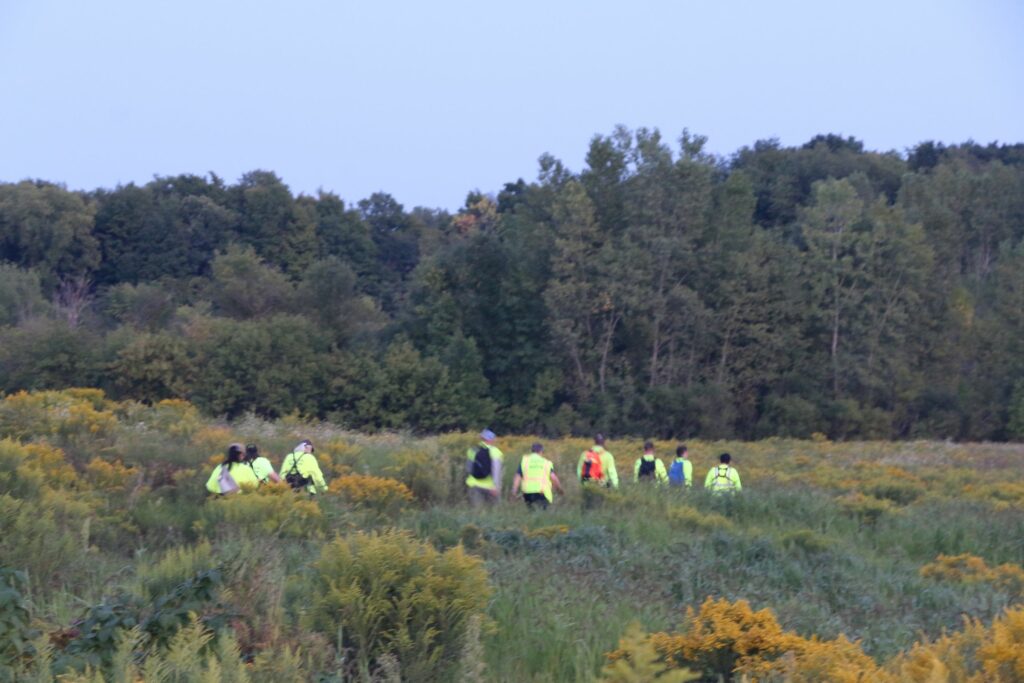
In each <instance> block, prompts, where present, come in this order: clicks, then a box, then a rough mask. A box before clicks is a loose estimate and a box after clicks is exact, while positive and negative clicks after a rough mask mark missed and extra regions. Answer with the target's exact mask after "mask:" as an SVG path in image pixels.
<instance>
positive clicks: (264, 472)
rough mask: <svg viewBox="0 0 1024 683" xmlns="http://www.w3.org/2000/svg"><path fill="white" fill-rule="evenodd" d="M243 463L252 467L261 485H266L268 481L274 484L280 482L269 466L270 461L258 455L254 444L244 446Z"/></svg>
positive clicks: (258, 452) (271, 466)
mask: <svg viewBox="0 0 1024 683" xmlns="http://www.w3.org/2000/svg"><path fill="white" fill-rule="evenodd" d="M245 461H246V462H247V463H249V466H250V467H252V471H253V472H255V473H256V478H257V479H258V480H259V482H260V483H261V484H266V483H267V482H268V481H272V482H274V483H275V484H276V483H278V482H279V481H281V477H279V476H277V472H275V471H274V466H273V465H271V464H270V461H269V460H267V459H266V458H265V457H263V456H262V455H260V449H259V448H257V446H256V444H254V443H250V444H246V446H245Z"/></svg>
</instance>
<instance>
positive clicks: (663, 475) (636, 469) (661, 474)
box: [633, 441, 668, 484]
mask: <svg viewBox="0 0 1024 683" xmlns="http://www.w3.org/2000/svg"><path fill="white" fill-rule="evenodd" d="M633 481H634V482H635V483H640V482H657V483H658V484H664V483H666V482H667V481H668V473H667V472H666V471H665V463H663V462H662V461H661V460H660V459H658V458H656V457H654V444H653V443H651V442H650V441H647V442H645V443H644V454H643V455H642V456H640V457H639V458H637V459H636V463H634V465H633Z"/></svg>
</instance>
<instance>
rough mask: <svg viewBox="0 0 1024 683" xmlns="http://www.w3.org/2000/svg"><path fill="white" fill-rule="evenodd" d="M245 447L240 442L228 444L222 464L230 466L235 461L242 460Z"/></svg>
mask: <svg viewBox="0 0 1024 683" xmlns="http://www.w3.org/2000/svg"><path fill="white" fill-rule="evenodd" d="M244 452H245V448H244V447H243V446H242V444H240V443H233V444H231V445H230V446H228V452H227V455H226V456H225V457H224V464H225V465H227V466H228V467H230V466H231V465H233V464H235V463H236V462H242V454H243V453H244Z"/></svg>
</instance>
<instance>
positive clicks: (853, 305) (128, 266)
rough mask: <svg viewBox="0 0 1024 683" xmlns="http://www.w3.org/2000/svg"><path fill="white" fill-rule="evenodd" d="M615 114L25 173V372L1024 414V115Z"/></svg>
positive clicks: (133, 380) (113, 388)
mask: <svg viewBox="0 0 1024 683" xmlns="http://www.w3.org/2000/svg"><path fill="white" fill-rule="evenodd" d="M704 143H705V140H704V138H702V137H699V136H693V135H691V134H689V133H687V132H684V133H683V135H682V136H681V138H680V140H679V141H678V144H677V145H670V144H667V143H666V142H665V141H664V140H663V139H662V137H661V136H660V134H659V133H658V132H657V131H651V130H647V129H639V130H636V131H629V130H626V129H617V130H615V131H614V132H613V133H612V134H611V135H609V136H595V137H594V138H593V140H592V141H591V143H590V148H589V150H588V154H587V157H586V167H585V168H584V169H583V170H582V171H580V172H578V173H575V172H572V171H570V170H569V169H567V168H566V167H565V166H564V165H563V164H562V163H561V162H559V161H558V160H556V159H554V158H552V157H550V156H547V155H545V156H543V157H541V159H540V172H539V175H538V178H537V180H536V181H534V182H525V181H524V180H518V181H516V182H514V183H508V184H506V185H505V187H504V189H503V190H502V191H501V192H499V193H498V195H497V196H496V197H492V196H487V195H483V194H481V193H478V192H473V193H470V194H469V196H468V197H467V199H466V203H465V206H464V208H462V209H461V210H459V211H458V212H457V213H455V214H454V215H452V214H449V213H448V212H445V211H439V210H431V209H424V208H415V209H413V210H411V211H407V210H405V208H404V207H403V206H402V205H401V204H399V203H398V202H397V201H396V200H395V199H394V198H393V197H391V196H390V195H388V194H384V193H378V194H374V195H372V196H371V197H369V198H368V199H364V200H362V201H359V202H358V203H356V204H355V205H348V204H346V203H345V202H343V201H342V200H341V199H340V198H339V197H338V196H336V195H334V194H331V193H326V192H321V193H319V194H318V195H317V196H315V197H311V196H305V195H299V196H294V195H293V194H292V192H291V191H290V190H289V188H288V187H287V185H286V184H285V183H284V182H283V181H282V180H281V179H280V178H278V177H277V176H276V175H275V174H273V173H271V172H266V171H254V172H251V173H247V174H245V175H244V176H243V177H242V178H241V179H240V180H239V182H238V183H237V184H234V185H230V184H227V183H225V182H224V181H223V180H222V179H221V178H218V177H217V176H216V175H213V174H210V175H209V176H206V177H199V176H191V175H183V176H176V177H158V178H156V179H154V180H153V181H152V182H150V183H148V184H146V185H144V186H141V187H140V186H136V185H134V184H129V185H126V186H119V187H117V188H115V189H112V190H109V189H103V190H96V191H94V192H72V191H68V190H66V189H65V188H64V187H62V186H60V185H56V184H52V183H48V182H42V181H35V182H30V181H25V182H20V183H14V184H3V185H0V260H2V261H3V265H2V266H0V390H2V391H4V392H8V393H9V392H13V391H17V390H20V389H45V388H60V387H66V386H96V387H100V388H103V389H104V390H105V391H107V392H108V393H109V394H110V395H111V396H113V397H115V398H122V399H136V400H140V401H147V402H151V401H157V400H160V399H164V398H174V397H181V398H187V399H189V400H191V401H193V402H194V403H196V404H197V405H199V406H200V407H201V408H203V409H204V410H206V411H207V412H209V413H210V414H214V415H226V416H228V417H234V416H238V415H240V414H243V413H246V412H255V413H257V414H260V415H263V416H268V417H276V416H280V415H286V414H292V413H298V414H301V415H303V416H312V417H321V418H327V419H330V420H332V421H335V422H338V423H340V424H342V425H344V426H346V427H349V428H353V429H360V430H376V429H413V430H416V431H422V432H434V431H440V430H448V429H457V428H467V429H473V428H475V427H479V426H480V425H482V424H488V425H492V426H493V427H494V428H495V429H498V430H501V431H505V432H509V431H515V432H522V433H526V432H531V433H548V434H551V433H559V434H561V433H569V432H588V431H590V430H592V429H594V428H597V427H599V428H601V429H603V430H606V431H609V432H612V433H617V434H637V435H639V434H644V435H651V436H660V437H664V438H669V437H686V436H693V435H699V436H702V437H704V438H720V437H740V438H757V437H765V436H771V435H780V436H809V435H811V434H813V433H816V432H820V433H824V434H826V435H828V436H829V437H831V438H833V439H845V438H916V437H931V438H935V437H938V438H953V439H972V440H1003V439H1013V438H1019V437H1022V436H1024V348H1022V347H1024V244H1022V237H1024V144H1015V145H995V144H992V145H988V146H981V145H976V144H973V143H967V144H962V145H955V146H948V147H947V146H944V145H941V144H935V143H930V142H929V143H924V144H921V145H918V146H917V147H916V148H914V149H912V150H911V151H910V152H909V153H908V154H907V155H906V156H901V155H899V154H897V153H884V154H883V153H876V152H870V151H865V150H864V148H863V145H862V144H861V143H860V142H858V141H857V140H855V139H853V138H842V137H839V136H834V135H827V136H818V137H815V138H814V139H813V140H811V141H809V142H808V143H807V144H805V145H803V146H800V147H782V146H781V145H779V144H778V143H777V142H776V141H760V142H757V143H755V144H754V145H753V146H752V147H744V148H743V149H741V150H739V151H738V152H737V153H736V154H734V155H733V156H732V157H730V158H727V159H726V158H720V157H715V156H713V155H710V154H708V153H706V151H705V149H704Z"/></svg>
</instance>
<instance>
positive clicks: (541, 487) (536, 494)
mask: <svg viewBox="0 0 1024 683" xmlns="http://www.w3.org/2000/svg"><path fill="white" fill-rule="evenodd" d="M520 487H522V488H521V490H522V492H523V501H525V502H526V507H528V508H532V507H533V506H534V505H539V506H540V507H542V508H543V509H545V510H547V509H548V505H550V504H551V503H552V502H554V494H553V493H552V487H554V490H555V491H558V492H559V493H565V491H563V490H562V482H560V481H559V480H558V475H557V474H555V466H554V464H553V463H552V462H551V461H550V460H548V459H547V458H545V457H544V446H543V445H542V444H539V443H535V444H533V446H532V447H531V448H530V452H529V453H527V454H526V455H524V456H523V457H522V460H520V462H519V469H518V470H517V471H516V476H515V479H513V480H512V497H513V498H514V497H515V496H516V494H518V493H519V491H520Z"/></svg>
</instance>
